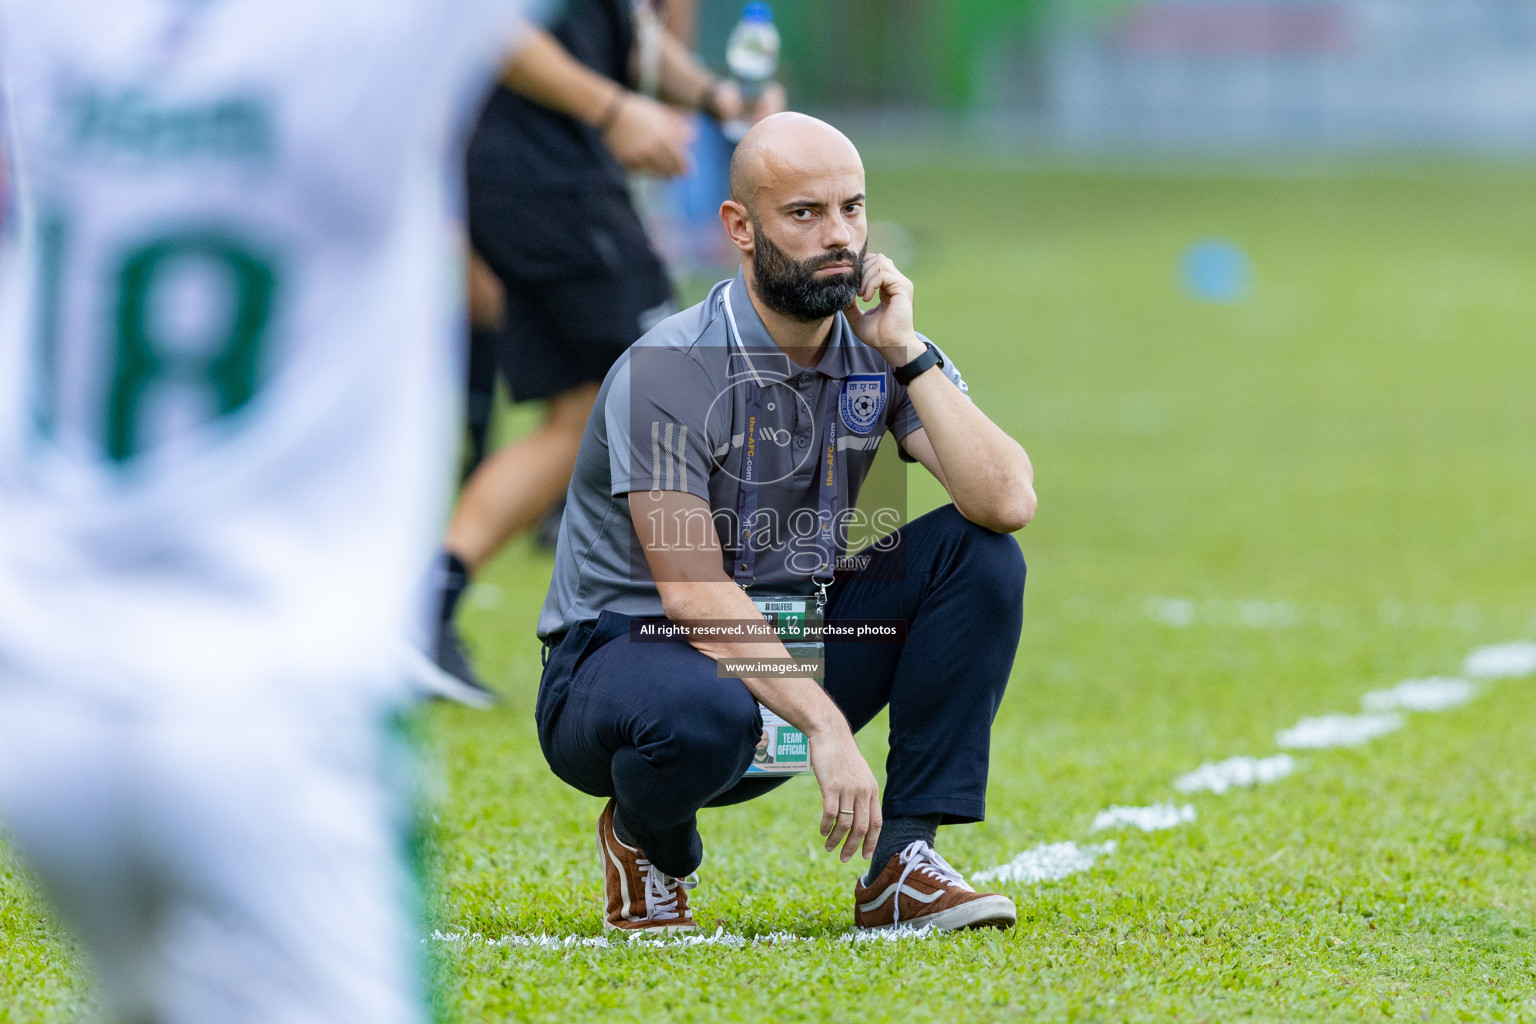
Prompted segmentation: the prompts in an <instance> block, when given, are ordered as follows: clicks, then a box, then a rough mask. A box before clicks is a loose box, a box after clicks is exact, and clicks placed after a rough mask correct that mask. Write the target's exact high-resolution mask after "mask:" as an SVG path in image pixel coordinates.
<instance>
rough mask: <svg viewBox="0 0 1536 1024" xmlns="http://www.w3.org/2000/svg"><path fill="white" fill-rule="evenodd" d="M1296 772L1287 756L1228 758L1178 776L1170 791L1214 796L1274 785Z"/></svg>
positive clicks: (1207, 763)
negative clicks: (1236, 790) (1234, 790)
mask: <svg viewBox="0 0 1536 1024" xmlns="http://www.w3.org/2000/svg"><path fill="white" fill-rule="evenodd" d="M1295 770H1296V759H1295V758H1294V757H1292V756H1291V755H1290V754H1275V755H1274V756H1273V757H1262V758H1256V757H1229V758H1227V759H1226V760H1225V761H1207V762H1205V764H1202V765H1201V766H1200V767H1199V768H1196V769H1195V770H1194V771H1192V772H1188V773H1186V774H1184V775H1180V776H1179V777H1178V779H1176V780H1175V781H1174V783H1173V788H1174V789H1177V790H1178V791H1179V792H1180V793H1199V792H1210V793H1215V794H1217V795H1218V796H1219V795H1220V794H1222V793H1225V792H1226V791H1227V790H1229V789H1246V788H1248V787H1250V786H1261V785H1264V784H1265V783H1269V782H1276V781H1278V780H1280V779H1283V778H1285V777H1286V776H1287V775H1289V774H1291V772H1293V771H1295Z"/></svg>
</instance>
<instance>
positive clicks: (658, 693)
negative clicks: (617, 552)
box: [535, 505, 1025, 877]
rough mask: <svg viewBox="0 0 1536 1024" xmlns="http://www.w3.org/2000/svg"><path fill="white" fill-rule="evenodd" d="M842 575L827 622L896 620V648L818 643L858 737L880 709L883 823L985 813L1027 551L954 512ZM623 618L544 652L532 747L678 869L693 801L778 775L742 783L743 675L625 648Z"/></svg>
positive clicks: (717, 801) (672, 870) (692, 840)
mask: <svg viewBox="0 0 1536 1024" xmlns="http://www.w3.org/2000/svg"><path fill="white" fill-rule="evenodd" d="M900 532H901V534H902V535H903V536H902V538H901V542H900V543H898V544H896V545H894V547H892V548H891V549H890V550H887V551H882V552H876V551H873V550H872V549H871V550H869V553H870V554H871V556H872V557H871V561H870V563H869V564H868V566H867V567H865V568H863V569H861V570H859V571H858V572H856V573H847V574H839V576H838V580H837V582H836V583H835V584H834V585H833V587H832V590H831V593H830V595H829V599H828V615H827V617H828V618H829V619H834V620H836V619H903V620H905V621H906V623H907V636H906V640H905V642H884V643H869V642H845V643H828V644H827V652H826V669H827V693H828V695H829V696H831V698H832V700H833V701H834V702H835V703H836V704H837V706H838V707H839V708H840V709H841V710H842V712H843V714H844V715H845V716H847V718H848V724H849V725H850V726H852V727H853V729H854V730H855V731H857V730H858V729H860V728H862V727H863V726H864V725H866V724H867V723H868V722H869V721H870V720H871V719H873V718H874V717H875V716H876V715H877V714H879V712H880V709H881V708H884V707H886V706H889V707H890V709H891V715H890V756H889V758H888V759H887V761H886V780H885V787H884V796H883V799H882V804H881V806H882V810H883V812H884V814H885V816H886V817H902V816H910V815H920V814H938V815H942V820H943V822H944V823H946V824H958V823H962V822H971V821H980V820H982V818H983V817H984V816H985V814H986V792H987V762H988V757H989V754H990V746H991V732H992V719H993V718H994V716H995V715H996V714H997V708H998V705H999V703H1000V702H1001V701H1002V698H1003V690H1004V688H1005V687H1006V686H1007V685H1008V674H1009V672H1010V671H1011V670H1012V668H1013V657H1014V654H1015V652H1016V651H1017V649H1018V643H1019V630H1020V628H1021V625H1022V622H1023V603H1024V572H1025V568H1024V558H1023V555H1022V554H1021V553H1020V551H1019V545H1018V543H1017V542H1016V541H1015V540H1014V539H1013V538H1012V537H1011V536H1008V535H1005V534H1002V535H1000V534H996V533H992V532H991V531H990V530H986V529H984V528H982V527H979V526H976V525H975V524H973V523H971V522H970V521H969V520H967V519H965V518H964V517H963V516H961V515H960V513H959V512H957V511H956V510H955V508H954V506H953V505H947V506H945V507H943V508H941V509H938V510H936V511H934V512H930V513H929V514H927V515H925V516H922V517H920V518H918V519H915V520H913V521H912V522H911V523H908V524H907V525H906V526H905V527H903V529H902V530H901V531H900ZM629 631H630V620H629V619H628V618H626V617H625V616H623V615H618V614H615V613H613V612H603V613H602V615H601V616H599V617H598V618H597V619H596V620H595V621H593V622H587V623H582V624H580V625H578V626H576V627H575V628H573V629H572V630H571V631H570V632H569V633H567V634H566V635H565V637H564V638H563V639H562V640H561V641H560V643H559V644H558V645H557V646H555V647H554V648H552V649H551V650H550V651H549V652H548V661H547V664H546V665H545V668H544V676H543V679H542V681H541V682H540V685H539V701H538V708H537V711H536V712H535V714H536V718H537V722H538V732H539V744H540V746H542V748H543V750H544V756H545V758H546V759H547V760H548V761H549V765H550V767H551V768H552V769H554V772H555V774H556V775H558V776H559V777H560V778H561V779H563V780H564V781H565V782H567V783H569V784H570V785H572V786H574V787H575V788H577V789H579V790H581V791H582V792H584V793H590V794H592V795H593V796H611V797H615V798H616V799H617V800H618V807H619V816H620V817H621V818H622V819H623V820H624V824H625V826H626V827H627V828H628V829H629V831H630V832H631V833H632V834H633V835H634V838H635V839H636V840H637V841H638V842H639V844H640V847H641V849H643V850H644V851H645V852H646V856H648V857H649V858H650V859H651V860H652V862H654V863H655V864H656V865H657V867H659V868H661V869H662V870H663V871H665V872H666V873H667V874H669V875H674V876H677V877H682V876H684V875H687V874H689V873H690V872H692V871H693V870H695V869H696V868H697V867H698V866H699V863H700V862H701V861H702V860H703V858H704V847H703V842H702V840H701V839H700V838H699V831H698V824H697V815H698V812H699V810H700V808H703V807H706V806H719V805H722V804H731V803H738V802H740V801H742V800H750V799H751V798H752V797H755V796H758V795H759V794H761V793H764V792H766V791H767V790H769V789H771V788H773V787H774V786H776V785H779V784H781V783H783V782H786V781H788V780H787V779H783V778H779V779H743V778H742V775H743V773H744V772H745V771H746V769H747V765H748V764H749V763H750V762H751V760H752V754H753V751H754V750H755V749H756V747H757V744H758V741H759V739H761V737H762V728H763V725H762V719H761V717H760V716H759V714H758V709H757V702H756V701H755V700H754V699H753V697H752V695H751V693H749V692H748V691H747V687H746V685H745V684H744V683H742V682H741V681H740V680H739V679H718V678H716V667H715V662H714V660H713V659H711V658H709V657H706V656H705V655H703V654H700V653H699V652H698V651H697V650H695V649H694V648H693V647H692V646H691V645H689V644H688V643H687V641H685V640H680V639H679V640H674V641H669V642H640V641H631V640H630V637H629Z"/></svg>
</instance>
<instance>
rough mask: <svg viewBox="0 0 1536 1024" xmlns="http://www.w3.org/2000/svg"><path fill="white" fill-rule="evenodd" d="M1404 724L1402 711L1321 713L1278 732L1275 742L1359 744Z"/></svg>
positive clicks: (1289, 744) (1315, 747) (1281, 744)
mask: <svg viewBox="0 0 1536 1024" xmlns="http://www.w3.org/2000/svg"><path fill="white" fill-rule="evenodd" d="M1402 727H1403V716H1402V715H1399V714H1381V715H1319V716H1318V717H1316V718H1303V719H1301V721H1299V722H1297V723H1296V724H1295V725H1293V726H1291V728H1289V729H1282V730H1280V732H1278V733H1276V734H1275V745H1276V746H1278V747H1289V748H1292V749H1294V748H1298V747H1302V748H1306V749H1309V750H1321V749H1324V748H1326V747H1358V746H1359V745H1360V744H1362V743H1365V742H1367V741H1368V740H1373V739H1375V738H1376V737H1378V736H1385V735H1386V734H1387V733H1389V732H1395V731H1396V730H1398V729H1401V728H1402Z"/></svg>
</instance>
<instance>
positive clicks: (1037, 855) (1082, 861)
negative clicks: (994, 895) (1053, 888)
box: [971, 840, 1117, 883]
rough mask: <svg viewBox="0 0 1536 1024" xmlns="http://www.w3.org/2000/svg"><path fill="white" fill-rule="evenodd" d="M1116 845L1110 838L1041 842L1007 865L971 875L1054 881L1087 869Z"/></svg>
mask: <svg viewBox="0 0 1536 1024" xmlns="http://www.w3.org/2000/svg"><path fill="white" fill-rule="evenodd" d="M1116 845H1117V844H1116V843H1115V842H1114V841H1113V840H1111V841H1110V842H1107V843H1100V844H1098V845H1096V846H1095V845H1092V844H1089V845H1087V846H1079V845H1078V844H1076V843H1072V842H1067V843H1044V844H1042V845H1040V846H1035V847H1031V848H1030V849H1028V850H1025V851H1024V852H1023V853H1021V854H1019V855H1018V856H1017V857H1015V858H1013V860H1011V861H1009V862H1008V863H1007V864H1000V865H998V866H997V867H995V868H988V869H987V870H985V871H978V872H976V873H975V874H974V875H972V876H971V878H972V879H973V880H974V881H977V882H1034V883H1039V882H1054V881H1056V880H1058V879H1062V878H1066V877H1067V876H1068V875H1075V874H1077V873H1078V872H1080V871H1087V870H1088V869H1089V868H1091V867H1093V863H1094V861H1096V860H1098V859H1099V858H1100V857H1102V856H1104V855H1105V854H1109V853H1114V852H1115V847H1116Z"/></svg>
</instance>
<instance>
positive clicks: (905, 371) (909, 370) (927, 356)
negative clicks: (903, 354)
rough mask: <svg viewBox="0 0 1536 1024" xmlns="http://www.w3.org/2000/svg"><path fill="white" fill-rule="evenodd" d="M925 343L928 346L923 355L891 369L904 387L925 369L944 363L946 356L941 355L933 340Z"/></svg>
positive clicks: (897, 380) (892, 374)
mask: <svg viewBox="0 0 1536 1024" xmlns="http://www.w3.org/2000/svg"><path fill="white" fill-rule="evenodd" d="M923 344H925V345H927V346H928V348H927V349H926V350H925V351H924V352H923V354H922V355H920V356H918V357H917V358H916V359H914V360H912V361H911V362H910V363H908V364H907V365H905V366H898V367H895V368H894V369H893V370H891V376H892V377H895V378H896V383H897V384H900V385H901V386H902V387H906V386H907V385H908V384H910V383H912V378H914V377H916V376H917V375H918V374H920V373H922V372H923V371H924V370H931V369H933V368H934V367H935V366H943V365H944V357H943V356H941V355H939V350H938V349H936V348H934V347H933V342H931V341H925V342H923Z"/></svg>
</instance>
